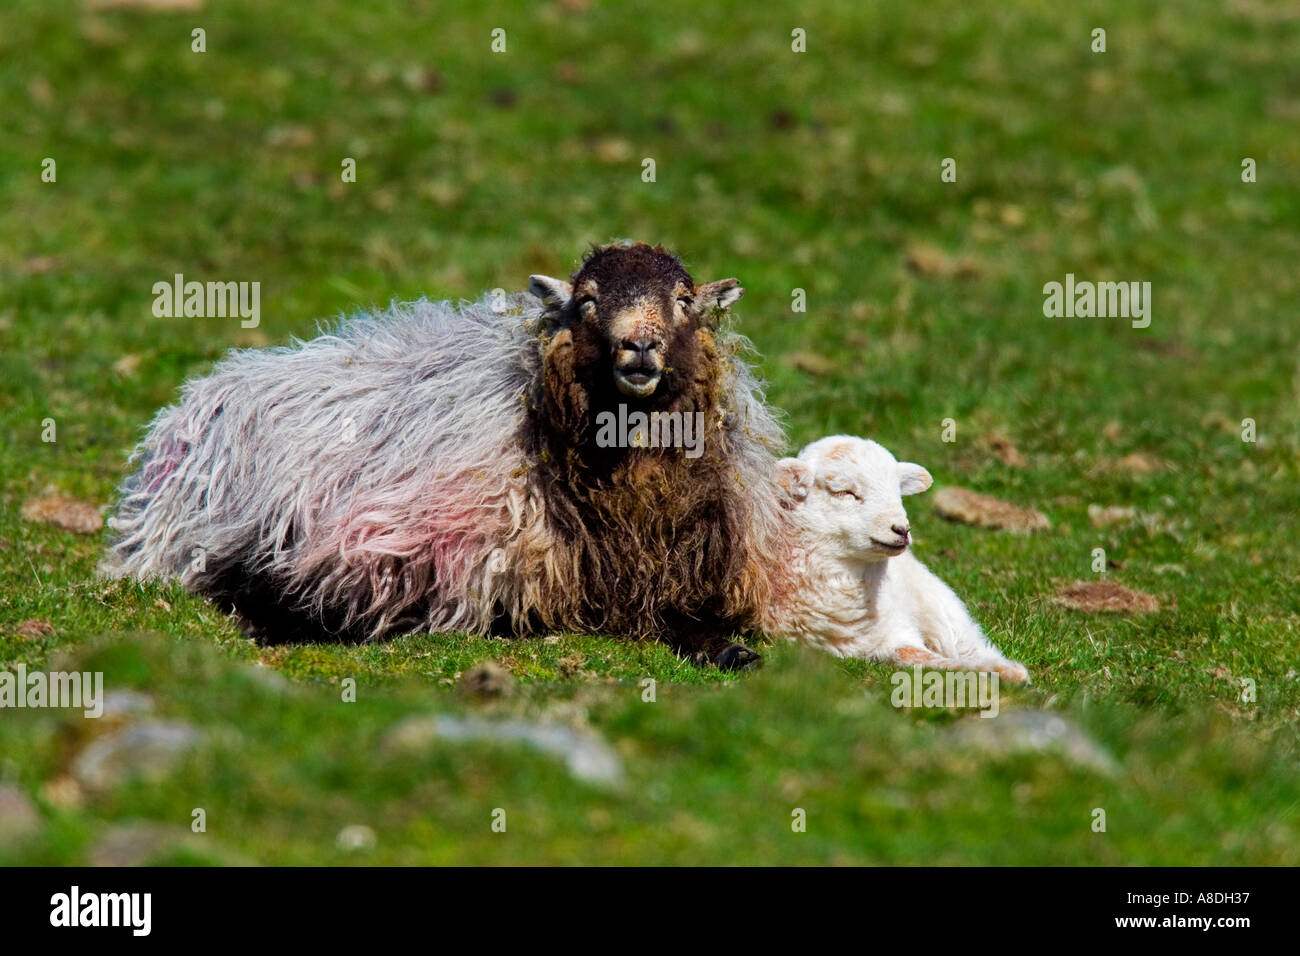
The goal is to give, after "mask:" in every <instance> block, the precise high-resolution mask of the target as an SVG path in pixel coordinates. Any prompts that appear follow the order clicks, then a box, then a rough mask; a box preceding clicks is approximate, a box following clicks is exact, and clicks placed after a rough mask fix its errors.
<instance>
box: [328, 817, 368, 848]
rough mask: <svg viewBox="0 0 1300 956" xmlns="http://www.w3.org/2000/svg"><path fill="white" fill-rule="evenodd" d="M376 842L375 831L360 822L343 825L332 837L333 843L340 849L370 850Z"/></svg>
mask: <svg viewBox="0 0 1300 956" xmlns="http://www.w3.org/2000/svg"><path fill="white" fill-rule="evenodd" d="M377 842H378V837H376V836H375V831H374V830H372V829H371V828H370V827H368V826H366V825H365V824H362V823H353V824H351V825H349V826H346V827H344V828H343V829H342V830H340V831H339V832H338V836H336V837H335V838H334V843H335V844H336V845H337V846H338V847H339V849H341V850H370V849H373V848H374V846H375V844H376V843H377Z"/></svg>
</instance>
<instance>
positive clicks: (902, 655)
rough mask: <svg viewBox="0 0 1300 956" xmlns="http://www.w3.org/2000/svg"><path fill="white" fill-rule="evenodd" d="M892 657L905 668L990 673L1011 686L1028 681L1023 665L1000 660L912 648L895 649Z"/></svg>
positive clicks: (1027, 672)
mask: <svg viewBox="0 0 1300 956" xmlns="http://www.w3.org/2000/svg"><path fill="white" fill-rule="evenodd" d="M892 656H893V659H894V660H895V661H896V662H897V663H899V664H903V665H905V666H907V667H914V666H916V665H918V664H919V665H920V666H921V667H933V668H934V669H936V670H945V671H992V672H993V673H995V674H997V675H998V677H999V678H1000V679H1001V680H1005V681H1009V682H1011V683H1013V684H1023V683H1025V682H1026V681H1028V680H1029V671H1027V670H1026V669H1025V665H1024V664H1021V663H1020V662H1019V661H1009V660H1006V659H1002V658H1000V659H997V660H994V659H989V658H984V659H978V660H976V659H972V660H963V659H961V658H955V657H944V656H943V655H942V654H936V653H935V652H934V651H932V650H930V649H929V648H925V647H912V646H907V647H899V648H896V649H895V650H894V651H893V654H892Z"/></svg>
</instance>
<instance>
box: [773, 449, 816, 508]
mask: <svg viewBox="0 0 1300 956" xmlns="http://www.w3.org/2000/svg"><path fill="white" fill-rule="evenodd" d="M776 480H777V483H778V484H779V485H780V486H781V490H782V491H784V492H785V493H786V496H787V497H788V498H789V499H790V501H791V502H798V501H803V500H804V499H805V498H807V497H808V492H810V491H812V485H813V470H812V468H811V467H809V466H808V464H807V462H802V461H800V460H799V459H798V458H782V459H781V460H780V461H778V462H777V463H776Z"/></svg>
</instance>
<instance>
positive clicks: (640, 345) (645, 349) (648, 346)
mask: <svg viewBox="0 0 1300 956" xmlns="http://www.w3.org/2000/svg"><path fill="white" fill-rule="evenodd" d="M622 348H623V349H624V350H625V351H627V352H635V353H637V355H640V356H646V355H649V354H650V353H651V352H653V351H654V350H655V349H657V348H659V340H658V339H624V340H623V344H622Z"/></svg>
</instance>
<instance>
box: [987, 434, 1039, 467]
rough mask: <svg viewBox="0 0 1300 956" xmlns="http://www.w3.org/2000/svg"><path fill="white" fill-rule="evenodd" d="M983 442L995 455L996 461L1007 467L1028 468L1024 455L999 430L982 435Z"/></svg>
mask: <svg viewBox="0 0 1300 956" xmlns="http://www.w3.org/2000/svg"><path fill="white" fill-rule="evenodd" d="M984 441H985V443H986V444H987V445H988V446H989V450H990V451H992V452H993V454H994V455H996V456H997V459H998V461H1000V462H1002V464H1004V465H1006V466H1007V467H1009V468H1028V467H1029V462H1027V461H1025V456H1024V455H1022V454H1021V453H1020V449H1019V448H1017V447H1016V446H1015V445H1013V444H1012V443H1011V439H1010V438H1007V437H1006V436H1005V435H1003V434H1002V433H1001V432H989V433H988V434H986V435H985V436H984Z"/></svg>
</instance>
